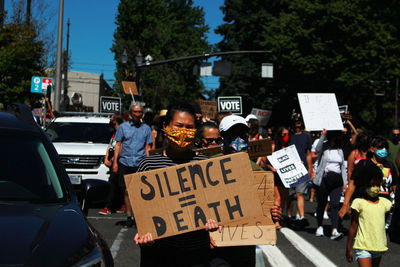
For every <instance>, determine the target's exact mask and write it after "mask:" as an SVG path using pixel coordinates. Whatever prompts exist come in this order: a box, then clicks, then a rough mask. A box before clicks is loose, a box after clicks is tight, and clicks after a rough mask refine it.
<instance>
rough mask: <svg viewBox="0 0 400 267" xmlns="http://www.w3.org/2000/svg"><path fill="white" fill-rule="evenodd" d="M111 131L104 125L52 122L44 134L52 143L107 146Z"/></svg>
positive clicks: (111, 129)
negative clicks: (101, 144)
mask: <svg viewBox="0 0 400 267" xmlns="http://www.w3.org/2000/svg"><path fill="white" fill-rule="evenodd" d="M113 131H114V129H113V128H112V127H111V126H110V125H109V124H106V123H74V122H54V123H52V124H51V125H50V126H49V127H48V128H47V130H46V133H47V135H48V136H49V138H50V140H51V141H52V142H76V143H103V144H108V142H109V141H110V138H111V136H112V134H113Z"/></svg>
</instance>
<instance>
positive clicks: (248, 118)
mask: <svg viewBox="0 0 400 267" xmlns="http://www.w3.org/2000/svg"><path fill="white" fill-rule="evenodd" d="M251 119H255V120H258V118H257V117H256V115H254V114H249V115H247V117H246V119H245V120H246V122H249V121H250V120H251Z"/></svg>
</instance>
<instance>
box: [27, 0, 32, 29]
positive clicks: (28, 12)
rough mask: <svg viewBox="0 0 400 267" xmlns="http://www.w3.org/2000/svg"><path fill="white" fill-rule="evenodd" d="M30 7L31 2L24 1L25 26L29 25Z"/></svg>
mask: <svg viewBox="0 0 400 267" xmlns="http://www.w3.org/2000/svg"><path fill="white" fill-rule="evenodd" d="M31 6H32V0H26V25H28V26H29V25H31Z"/></svg>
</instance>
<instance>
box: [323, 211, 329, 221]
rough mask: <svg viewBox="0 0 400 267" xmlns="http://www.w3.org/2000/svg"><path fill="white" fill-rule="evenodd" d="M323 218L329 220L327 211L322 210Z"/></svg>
mask: <svg viewBox="0 0 400 267" xmlns="http://www.w3.org/2000/svg"><path fill="white" fill-rule="evenodd" d="M324 219H325V220H329V216H328V213H327V212H326V211H324Z"/></svg>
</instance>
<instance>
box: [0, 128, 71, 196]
mask: <svg viewBox="0 0 400 267" xmlns="http://www.w3.org/2000/svg"><path fill="white" fill-rule="evenodd" d="M0 146H1V148H2V153H0V162H1V166H2V167H1V168H0V200H15V201H39V202H53V201H59V200H61V199H63V198H64V192H63V188H62V186H61V183H60V180H59V177H58V176H57V173H56V171H55V168H54V165H53V163H52V161H51V159H50V157H49V154H48V153H47V150H46V148H45V147H44V145H43V143H42V141H41V140H40V138H39V137H37V136H36V137H35V136H32V135H25V134H17V133H13V134H4V133H0Z"/></svg>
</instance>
